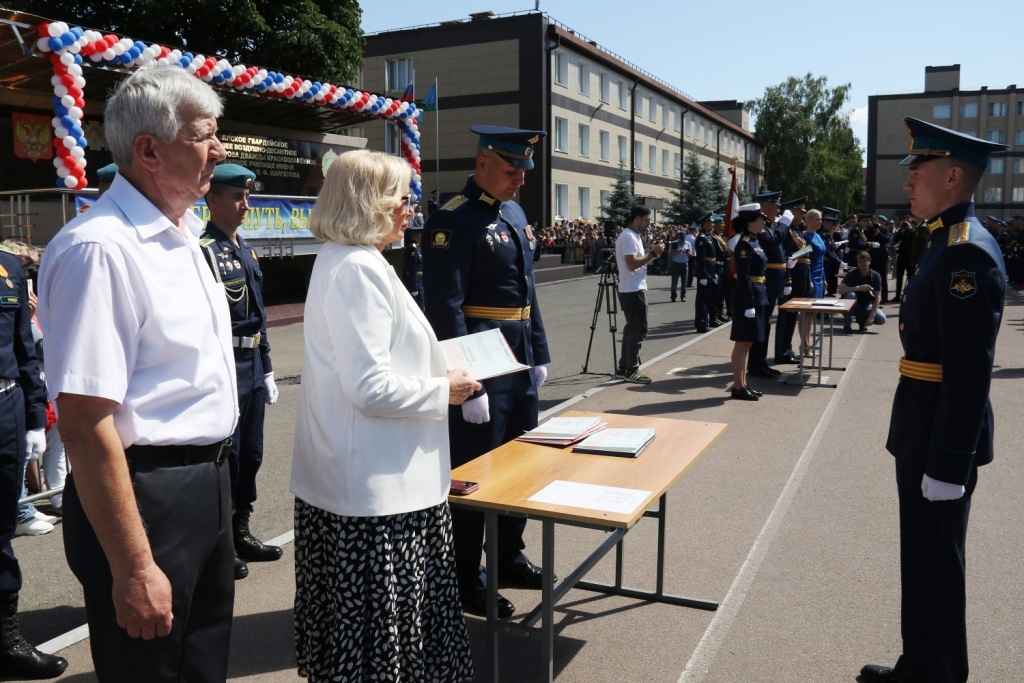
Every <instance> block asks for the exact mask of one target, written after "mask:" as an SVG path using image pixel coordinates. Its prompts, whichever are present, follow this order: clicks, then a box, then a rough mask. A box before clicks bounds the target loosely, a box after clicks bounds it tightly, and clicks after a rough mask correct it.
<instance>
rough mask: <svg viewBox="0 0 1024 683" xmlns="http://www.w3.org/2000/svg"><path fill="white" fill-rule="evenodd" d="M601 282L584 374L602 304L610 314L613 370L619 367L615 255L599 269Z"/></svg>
mask: <svg viewBox="0 0 1024 683" xmlns="http://www.w3.org/2000/svg"><path fill="white" fill-rule="evenodd" d="M597 272H598V273H600V275H601V280H600V281H599V282H598V283H597V301H596V302H595V303H594V319H593V320H592V321H591V323H590V341H589V342H588V343H587V358H586V360H584V361H583V372H584V373H585V372H587V368H588V367H589V366H590V350H591V348H592V347H593V345H594V330H596V329H597V319H598V318H599V317H600V316H601V310H602V304H603V308H604V311H605V312H606V313H607V314H608V331H609V332H611V335H612V370H613V374H614V370H615V369H616V368H618V367H619V357H618V346H617V345H616V343H615V333H616V332H618V313H619V297H618V293H619V269H618V267H617V266H616V265H615V254H611V255H609V256H608V257H607V258H606V259H605V261H604V263H602V264H601V267H600V268H598V269H597Z"/></svg>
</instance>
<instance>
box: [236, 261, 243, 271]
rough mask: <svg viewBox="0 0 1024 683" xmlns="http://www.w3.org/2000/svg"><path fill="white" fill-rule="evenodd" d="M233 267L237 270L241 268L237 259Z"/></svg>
mask: <svg viewBox="0 0 1024 683" xmlns="http://www.w3.org/2000/svg"><path fill="white" fill-rule="evenodd" d="M235 268H236V269H238V270H241V269H242V264H241V263H239V262H238V259H235Z"/></svg>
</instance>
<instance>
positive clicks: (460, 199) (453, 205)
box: [441, 194, 469, 211]
mask: <svg viewBox="0 0 1024 683" xmlns="http://www.w3.org/2000/svg"><path fill="white" fill-rule="evenodd" d="M468 201H469V197H467V196H466V195H464V194H457V195H455V196H454V197H452V198H451V199H449V200H448V201H446V202H445V203H444V206H442V207H441V210H442V211H454V210H455V209H457V208H459V207H460V206H462V205H463V204H465V203H466V202H468Z"/></svg>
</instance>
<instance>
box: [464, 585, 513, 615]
mask: <svg viewBox="0 0 1024 683" xmlns="http://www.w3.org/2000/svg"><path fill="white" fill-rule="evenodd" d="M462 610H463V611H464V612H466V613H467V614H475V615H476V616H478V617H486V616H487V591H485V590H483V591H480V592H479V593H473V594H472V595H469V596H467V595H463V596H462ZM515 613H516V606H515V605H513V604H512V602H511V601H510V600H509V599H508V598H506V597H505V596H503V595H502V594H501V593H499V594H498V618H499V619H508V618H509V617H511V616H512V615H513V614H515Z"/></svg>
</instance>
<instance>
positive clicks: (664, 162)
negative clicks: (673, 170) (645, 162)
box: [661, 149, 668, 175]
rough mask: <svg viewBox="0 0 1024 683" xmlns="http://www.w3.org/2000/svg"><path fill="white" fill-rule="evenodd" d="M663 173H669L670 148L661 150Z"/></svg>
mask: <svg viewBox="0 0 1024 683" xmlns="http://www.w3.org/2000/svg"><path fill="white" fill-rule="evenodd" d="M661 175H668V150H667V149H663V150H661Z"/></svg>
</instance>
